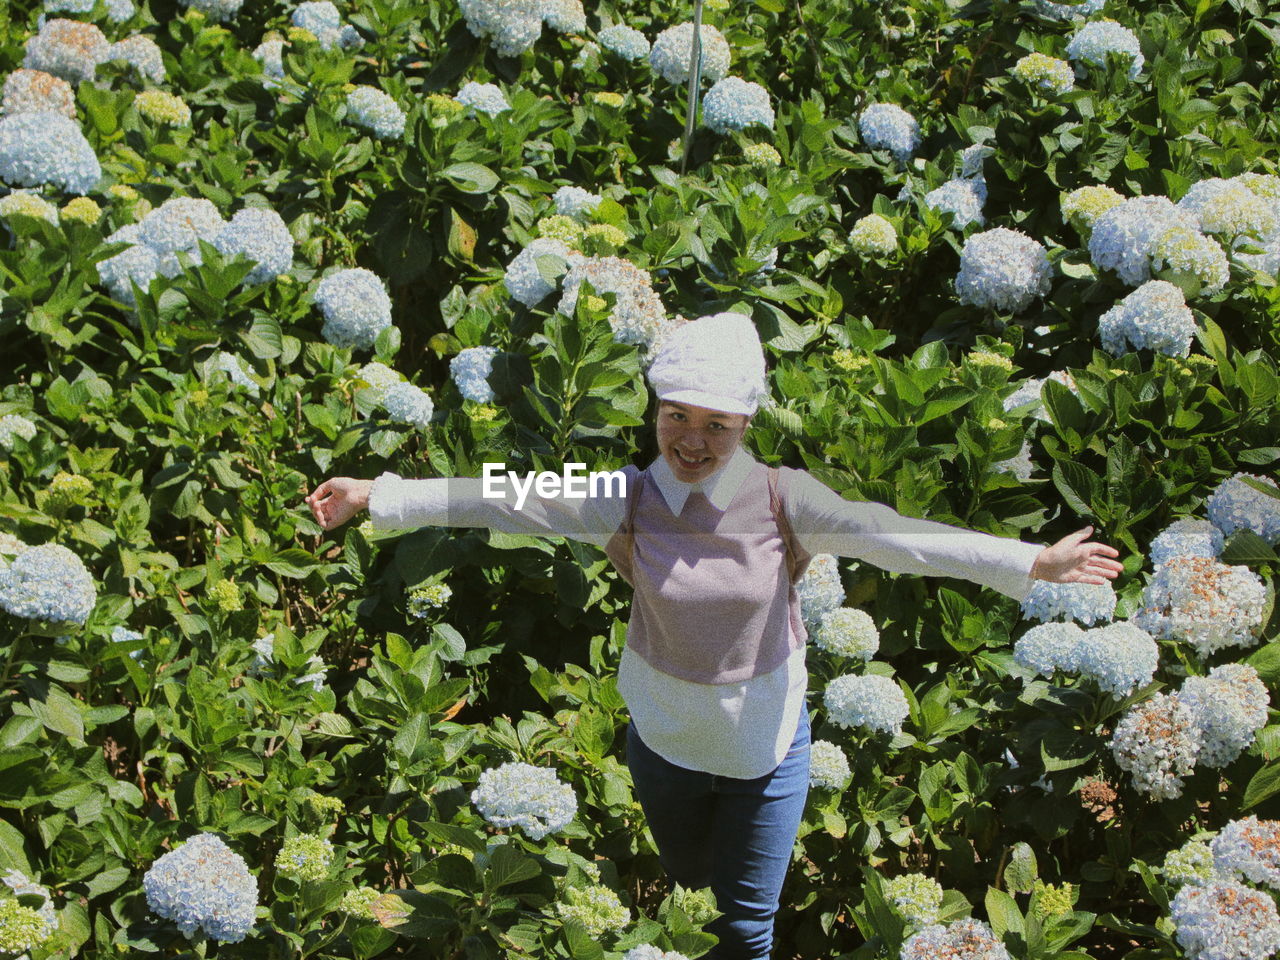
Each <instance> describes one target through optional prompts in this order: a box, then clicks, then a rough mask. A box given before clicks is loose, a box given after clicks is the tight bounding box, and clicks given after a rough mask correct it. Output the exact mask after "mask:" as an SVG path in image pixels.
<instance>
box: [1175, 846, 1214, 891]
mask: <svg viewBox="0 0 1280 960" xmlns="http://www.w3.org/2000/svg"><path fill="white" fill-rule="evenodd" d="M1161 870H1162V871H1163V873H1164V878H1165V880H1167V881H1169V883H1172V884H1176V885H1178V886H1181V885H1182V884H1184V883H1193V884H1199V883H1204V882H1205V881H1206V880H1211V879H1213V878H1214V877H1215V876H1216V875H1217V871H1216V870H1215V869H1214V866H1213V851H1212V850H1211V849H1210V848H1209V844H1207V843H1205V842H1204V841H1203V840H1188V841H1187V842H1186V843H1184V844H1183V845H1182V846H1180V847H1178V848H1177V849H1176V850H1170V851H1169V852H1168V853H1167V854H1166V855H1165V858H1164V864H1163V866H1162V867H1161Z"/></svg>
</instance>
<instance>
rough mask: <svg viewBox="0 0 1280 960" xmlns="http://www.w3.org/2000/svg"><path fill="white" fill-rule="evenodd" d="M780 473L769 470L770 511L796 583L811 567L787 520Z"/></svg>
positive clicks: (789, 570) (789, 569)
mask: <svg viewBox="0 0 1280 960" xmlns="http://www.w3.org/2000/svg"><path fill="white" fill-rule="evenodd" d="M779 473H780V471H779V470H778V468H777V467H770V468H769V509H770V510H771V511H772V512H773V519H774V520H775V521H776V522H777V524H778V532H779V533H780V534H782V543H783V545H784V546H785V547H786V550H787V573H788V574H789V575H790V577H791V582H792V583H794V582H796V581H797V580H799V579H800V577H801V576H803V575H804V570H805V568H806V567H808V566H809V557H808V555H807V554H805V552H804V550H803V549H802V548H801V547H800V545H799V543H797V542H796V539H795V533H794V532H792V530H791V523H790V521H788V520H787V511H786V505H785V504H784V503H783V502H782V494H781V493H780V492H779V489H778V486H779V484H778V477H779Z"/></svg>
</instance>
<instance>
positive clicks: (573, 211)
mask: <svg viewBox="0 0 1280 960" xmlns="http://www.w3.org/2000/svg"><path fill="white" fill-rule="evenodd" d="M551 199H552V201H553V202H554V203H555V205H556V213H559V214H562V215H564V216H566V217H573V219H575V220H577V221H579V222H581V221H583V220H586V219H587V218H588V217H589V216H590V215H591V214H592V213H593V212H594V211H595V209H596V207H598V206H600V204H601V202H602V201H603V200H604V198H603V197H601V196H600V195H599V194H597V193H591V192H590V191H589V190H584V189H582V187H561V188H560V189H558V190H557V191H556V192H555V193H554V194H553V195H552V197H551Z"/></svg>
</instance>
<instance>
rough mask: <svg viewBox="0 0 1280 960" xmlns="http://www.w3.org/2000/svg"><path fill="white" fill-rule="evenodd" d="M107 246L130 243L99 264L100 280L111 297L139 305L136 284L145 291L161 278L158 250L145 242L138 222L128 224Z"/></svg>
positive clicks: (130, 304)
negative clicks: (134, 293) (157, 278)
mask: <svg viewBox="0 0 1280 960" xmlns="http://www.w3.org/2000/svg"><path fill="white" fill-rule="evenodd" d="M106 242H107V243H118V242H126V243H131V244H133V246H131V247H126V248H125V249H124V250H122V251H121V252H120V253H117V254H116V255H115V256H113V257H108V258H107V259H106V260H100V261H99V262H98V277H99V278H100V279H101V280H102V283H103V285H104V286H105V287H106V288H107V289H108V290H109V291H110V292H111V296H113V297H115V299H117V300H119V301H120V302H121V303H123V304H126V305H127V306H130V307H133V306H137V302H136V300H135V298H134V295H133V286H132V284H134V283H136V284H137V285H138V286H139V287H141V288H142V289H143V290H146V289H147V288H148V287H150V286H151V281H152V280H154V279H155V278H156V277H158V276H159V275H160V258H159V256H158V255H157V254H156V252H155V251H154V250H152V249H151V248H150V247H149V246H147V245H146V244H145V243H143V242H142V228H141V227H140V226H138V224H136V223H130V224H126V225H125V226H123V227H121V228H120V229H119V230H117V231H115V233H113V234H111V235H110V236H109V237H107V239H106Z"/></svg>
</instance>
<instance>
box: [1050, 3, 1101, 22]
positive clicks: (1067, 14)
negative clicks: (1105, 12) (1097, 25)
mask: <svg viewBox="0 0 1280 960" xmlns="http://www.w3.org/2000/svg"><path fill="white" fill-rule="evenodd" d="M1104 6H1106V0H1084V2H1082V3H1053V2H1051V0H1036V12H1037V13H1039V14H1040V15H1041V16H1044V17H1050V18H1052V19H1054V20H1084V19H1086V18H1088V17H1091V16H1093V15H1094V14H1095V13H1097V12H1098V11H1099V10H1101V9H1102V8H1103V7H1104Z"/></svg>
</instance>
